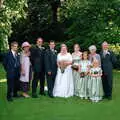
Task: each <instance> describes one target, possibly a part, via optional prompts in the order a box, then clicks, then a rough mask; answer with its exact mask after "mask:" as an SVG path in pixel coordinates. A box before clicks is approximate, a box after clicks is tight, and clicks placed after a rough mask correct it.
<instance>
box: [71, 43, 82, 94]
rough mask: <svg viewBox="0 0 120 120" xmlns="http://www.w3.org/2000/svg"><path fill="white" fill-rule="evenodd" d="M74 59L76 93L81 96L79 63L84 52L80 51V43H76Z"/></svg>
mask: <svg viewBox="0 0 120 120" xmlns="http://www.w3.org/2000/svg"><path fill="white" fill-rule="evenodd" d="M72 59H73V64H72V68H73V82H74V95H75V96H79V80H80V74H79V72H78V68H79V64H80V61H81V59H82V52H80V46H79V44H75V45H74V52H73V53H72Z"/></svg>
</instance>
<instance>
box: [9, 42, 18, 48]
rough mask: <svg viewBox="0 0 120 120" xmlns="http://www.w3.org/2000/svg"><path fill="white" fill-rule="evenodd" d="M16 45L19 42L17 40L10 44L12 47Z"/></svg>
mask: <svg viewBox="0 0 120 120" xmlns="http://www.w3.org/2000/svg"><path fill="white" fill-rule="evenodd" d="M14 45H18V42H16V41H13V42H11V44H10V46H11V47H12V46H14Z"/></svg>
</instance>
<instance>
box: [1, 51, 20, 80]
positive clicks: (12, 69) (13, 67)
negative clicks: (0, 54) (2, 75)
mask: <svg viewBox="0 0 120 120" xmlns="http://www.w3.org/2000/svg"><path fill="white" fill-rule="evenodd" d="M3 66H4V68H5V70H6V73H7V77H11V78H12V77H14V75H15V73H16V74H17V76H18V77H19V76H20V56H19V55H18V54H17V56H16V58H15V57H14V56H13V53H12V52H11V51H9V52H8V53H7V54H6V55H5V56H4V60H3Z"/></svg>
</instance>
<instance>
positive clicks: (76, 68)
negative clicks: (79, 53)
mask: <svg viewBox="0 0 120 120" xmlns="http://www.w3.org/2000/svg"><path fill="white" fill-rule="evenodd" d="M71 67H72V69H73V70H76V71H78V69H79V68H78V65H72V66H71Z"/></svg>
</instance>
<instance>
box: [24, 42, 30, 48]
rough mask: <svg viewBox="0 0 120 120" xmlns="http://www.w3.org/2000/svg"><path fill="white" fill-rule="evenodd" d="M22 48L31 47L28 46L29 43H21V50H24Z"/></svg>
mask: <svg viewBox="0 0 120 120" xmlns="http://www.w3.org/2000/svg"><path fill="white" fill-rule="evenodd" d="M24 47H31V45H30V44H29V42H23V43H22V48H24Z"/></svg>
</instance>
